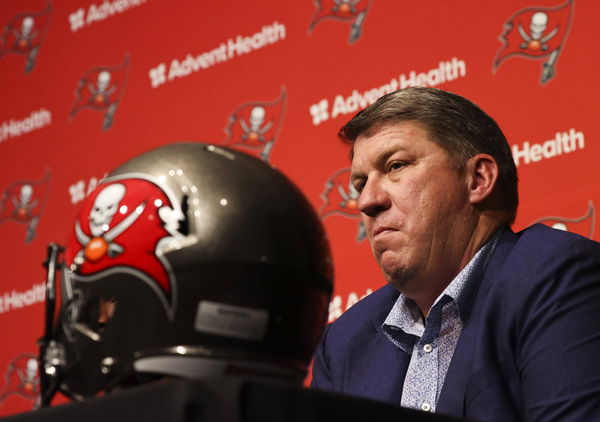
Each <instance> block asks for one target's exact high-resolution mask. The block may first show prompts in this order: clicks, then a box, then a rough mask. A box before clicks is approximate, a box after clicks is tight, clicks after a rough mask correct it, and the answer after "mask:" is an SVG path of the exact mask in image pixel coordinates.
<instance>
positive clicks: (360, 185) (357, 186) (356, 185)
mask: <svg viewBox="0 0 600 422" xmlns="http://www.w3.org/2000/svg"><path fill="white" fill-rule="evenodd" d="M352 187H353V188H354V190H355V191H356V192H357V193H361V192H362V190H363V188H364V187H365V182H363V181H356V182H354V184H353V185H352Z"/></svg>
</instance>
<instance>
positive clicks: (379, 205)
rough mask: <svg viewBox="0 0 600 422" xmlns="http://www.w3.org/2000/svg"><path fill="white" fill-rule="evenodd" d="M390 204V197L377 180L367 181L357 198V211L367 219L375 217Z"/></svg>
mask: <svg viewBox="0 0 600 422" xmlns="http://www.w3.org/2000/svg"><path fill="white" fill-rule="evenodd" d="M390 204H391V199H390V196H389V195H388V193H387V191H386V190H385V189H384V188H383V187H382V186H381V182H380V181H379V180H377V179H371V180H368V181H367V183H366V184H365V186H364V187H363V190H362V191H361V193H360V196H359V197H358V209H359V210H360V212H362V213H363V214H365V215H367V216H369V217H376V216H377V215H378V214H379V213H381V212H382V211H385V210H387V209H388V208H389V207H390Z"/></svg>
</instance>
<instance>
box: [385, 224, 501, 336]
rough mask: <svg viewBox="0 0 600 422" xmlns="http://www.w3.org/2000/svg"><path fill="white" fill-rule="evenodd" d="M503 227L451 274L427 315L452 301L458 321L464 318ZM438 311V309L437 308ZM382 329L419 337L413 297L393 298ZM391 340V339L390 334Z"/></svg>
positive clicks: (418, 317)
mask: <svg viewBox="0 0 600 422" xmlns="http://www.w3.org/2000/svg"><path fill="white" fill-rule="evenodd" d="M502 231H503V230H498V231H497V232H496V233H495V234H494V235H493V236H492V237H491V238H490V239H489V240H488V241H487V242H486V243H485V244H484V245H483V246H482V247H481V248H480V249H479V251H477V253H476V254H475V256H473V258H471V260H470V261H469V262H468V263H467V265H466V266H465V267H464V268H463V269H462V270H461V271H460V273H458V274H457V275H456V277H454V279H453V280H452V281H451V282H450V284H448V286H447V287H446V288H445V289H444V291H443V292H442V293H441V294H440V295H439V296H438V298H437V299H436V300H435V302H434V304H433V306H432V307H431V311H430V315H431V313H432V312H433V311H435V310H437V309H434V308H439V307H443V306H444V305H446V304H447V303H449V302H455V304H456V306H457V307H458V310H459V313H460V318H461V320H463V321H464V320H465V319H466V318H467V316H468V314H469V312H470V310H471V305H472V303H473V298H474V296H475V292H476V291H477V287H478V286H479V281H480V280H481V277H482V276H483V273H484V272H485V267H486V266H487V263H488V261H489V259H490V257H491V256H492V252H493V251H494V248H495V247H496V244H497V243H498V239H500V237H501V233H502ZM438 312H441V310H438ZM382 329H383V331H384V333H386V335H388V337H390V336H393V335H394V334H393V333H397V332H399V331H402V332H404V333H406V334H409V335H413V336H417V337H421V335H422V334H423V332H424V329H425V324H424V321H423V317H422V316H421V312H420V311H419V308H418V307H417V305H416V304H415V302H414V301H413V300H412V299H409V298H407V297H406V296H404V295H403V294H402V293H400V296H399V297H398V299H397V300H396V303H395V304H394V306H393V307H392V309H391V310H390V312H389V314H388V316H387V317H386V319H385V321H384V322H383V324H382ZM390 340H392V341H393V342H394V343H396V341H394V339H392V337H390Z"/></svg>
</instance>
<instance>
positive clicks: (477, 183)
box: [466, 153, 499, 205]
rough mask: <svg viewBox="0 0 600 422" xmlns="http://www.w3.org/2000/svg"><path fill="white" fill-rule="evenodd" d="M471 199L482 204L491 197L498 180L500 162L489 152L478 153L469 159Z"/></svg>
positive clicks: (472, 201) (473, 202)
mask: <svg viewBox="0 0 600 422" xmlns="http://www.w3.org/2000/svg"><path fill="white" fill-rule="evenodd" d="M466 167H467V171H468V172H469V174H468V180H469V201H470V202H471V204H473V205H475V204H480V203H482V202H483V201H485V200H486V199H487V198H489V197H490V196H491V195H492V192H493V191H494V188H495V186H496V182H497V180H498V172H499V170H498V163H496V160H495V159H494V157H492V156H491V155H489V154H483V153H480V154H477V155H474V156H473V157H471V158H469V160H468V161H467V166H466Z"/></svg>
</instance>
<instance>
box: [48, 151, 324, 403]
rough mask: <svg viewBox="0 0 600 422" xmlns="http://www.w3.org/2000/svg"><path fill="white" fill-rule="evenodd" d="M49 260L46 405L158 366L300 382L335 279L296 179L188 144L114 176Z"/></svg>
mask: <svg viewBox="0 0 600 422" xmlns="http://www.w3.org/2000/svg"><path fill="white" fill-rule="evenodd" d="M46 264H47V267H48V279H47V309H46V332H45V335H44V337H43V338H42V340H41V363H42V380H41V384H42V400H43V402H44V403H48V402H49V401H50V400H51V398H52V396H53V394H54V393H55V392H56V391H61V392H63V393H64V394H66V395H68V396H70V397H71V398H74V399H78V400H79V399H85V398H88V397H91V396H94V395H96V394H97V393H98V392H100V391H110V390H111V389H114V388H116V387H124V386H127V385H129V384H132V383H139V382H142V381H144V380H145V379H146V378H148V379H151V378H152V377H155V376H165V375H170V376H183V377H192V378H193V377H201V376H204V375H214V374H222V373H254V374H265V375H273V376H277V377H281V378H284V379H290V380H301V379H303V377H304V376H305V374H306V370H307V367H308V364H309V362H310V360H311V357H312V353H313V351H314V348H315V347H316V344H317V342H318V340H319V338H320V335H321V332H322V329H323V326H324V325H325V323H326V320H327V312H328V304H329V299H330V296H331V292H332V289H333V284H332V283H333V282H332V279H333V274H332V263H331V258H330V252H329V246H328V243H327V240H326V237H325V234H324V230H323V227H322V225H321V222H320V220H319V218H318V217H317V215H316V213H315V212H314V210H313V209H312V207H311V205H310V204H309V202H308V201H307V200H306V199H305V197H304V196H303V195H302V193H301V192H300V191H299V189H298V188H296V187H295V186H294V185H293V184H292V183H291V182H290V181H289V180H288V179H287V178H286V177H285V176H284V175H283V174H282V173H280V172H279V171H277V170H275V169H273V168H272V167H270V166H269V165H268V164H266V163H265V162H263V161H261V160H259V159H257V158H254V157H251V156H249V155H247V154H244V153H242V152H239V151H236V150H232V149H227V148H223V147H219V146H215V145H208V144H202V143H192V142H190V143H176V144H170V145H167V146H164V147H160V148H157V149H154V150H151V151H149V152H147V153H144V154H142V155H139V156H137V157H135V158H133V159H132V160H130V161H128V162H126V163H125V164H123V165H122V166H120V167H119V168H117V169H116V170H115V171H113V172H112V173H110V174H109V175H108V176H107V177H106V178H105V179H103V180H102V181H101V182H100V183H99V185H98V186H97V188H96V189H95V190H94V191H93V192H92V193H91V194H90V195H88V197H87V198H86V199H85V201H84V202H83V204H82V206H81V209H80V212H79V214H78V216H77V218H76V220H75V223H74V226H73V231H72V233H71V235H70V238H69V240H68V243H67V246H66V247H65V248H62V247H60V246H58V245H56V244H52V245H50V246H49V258H48V261H47V262H46Z"/></svg>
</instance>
